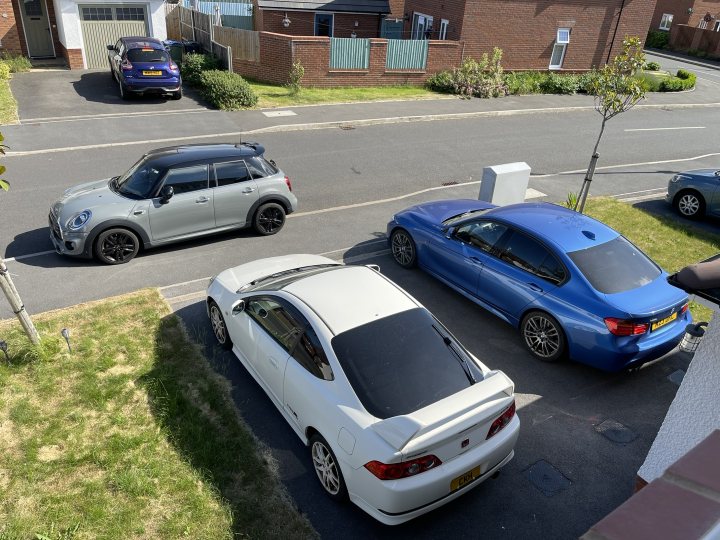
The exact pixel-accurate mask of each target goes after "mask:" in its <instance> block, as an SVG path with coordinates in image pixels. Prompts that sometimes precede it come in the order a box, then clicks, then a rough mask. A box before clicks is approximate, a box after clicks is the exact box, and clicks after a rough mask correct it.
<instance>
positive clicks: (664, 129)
mask: <svg viewBox="0 0 720 540" xmlns="http://www.w3.org/2000/svg"><path fill="white" fill-rule="evenodd" d="M676 129H705V126H686V127H660V128H635V129H626V130H625V131H672V130H676Z"/></svg>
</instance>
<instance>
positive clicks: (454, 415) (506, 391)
mask: <svg viewBox="0 0 720 540" xmlns="http://www.w3.org/2000/svg"><path fill="white" fill-rule="evenodd" d="M514 390H515V386H514V384H513V382H512V381H511V380H510V379H509V378H508V377H507V375H505V374H504V373H503V372H502V371H491V372H490V373H488V374H487V375H486V376H485V379H483V380H482V381H480V382H478V383H476V384H473V385H472V386H470V387H468V388H466V389H465V390H462V391H460V392H458V393H456V394H453V395H452V396H448V397H446V398H445V399H441V400H440V401H437V402H435V403H433V404H432V405H428V406H427V407H423V408H422V409H419V410H417V411H415V412H413V413H411V414H406V415H402V416H393V417H392V418H387V419H385V420H381V421H379V422H376V423H375V424H373V425H372V428H373V429H374V430H375V432H376V433H377V434H378V435H380V436H381V437H382V438H383V439H384V440H385V441H386V442H387V443H388V444H389V445H390V446H392V447H393V448H395V449H396V450H403V449H404V450H405V451H406V452H408V451H411V448H406V446H407V445H408V443H410V441H415V442H417V443H418V444H420V445H423V446H425V445H428V446H429V445H431V444H432V440H433V439H435V438H442V437H443V435H442V433H447V431H448V430H452V431H454V432H461V431H464V430H465V429H468V428H470V427H472V426H473V425H476V424H478V423H479V422H482V421H483V420H485V419H487V418H489V417H491V416H493V415H496V414H500V412H501V411H502V410H503V409H504V408H505V407H507V406H508V405H509V404H510V403H511V402H512V396H513V392H514ZM411 446H413V447H414V446H416V445H415V444H412V445H411Z"/></svg>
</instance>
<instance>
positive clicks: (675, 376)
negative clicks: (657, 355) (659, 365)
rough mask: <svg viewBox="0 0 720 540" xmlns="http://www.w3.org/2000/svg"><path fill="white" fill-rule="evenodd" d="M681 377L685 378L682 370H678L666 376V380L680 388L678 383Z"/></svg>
mask: <svg viewBox="0 0 720 540" xmlns="http://www.w3.org/2000/svg"><path fill="white" fill-rule="evenodd" d="M683 377H685V372H684V371H683V370H682V369H678V370H677V371H673V372H672V373H671V374H670V375H668V379H669V380H670V381H672V382H674V383H675V384H677V385H678V386H680V383H681V382H682V380H683Z"/></svg>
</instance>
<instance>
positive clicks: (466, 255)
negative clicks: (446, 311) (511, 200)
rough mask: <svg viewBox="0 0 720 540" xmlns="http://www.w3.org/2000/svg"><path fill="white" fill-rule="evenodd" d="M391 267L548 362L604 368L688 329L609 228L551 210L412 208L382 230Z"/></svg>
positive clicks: (461, 204)
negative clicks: (484, 312)
mask: <svg viewBox="0 0 720 540" xmlns="http://www.w3.org/2000/svg"><path fill="white" fill-rule="evenodd" d="M387 235H388V241H389V244H390V248H391V251H392V255H393V258H394V259H395V261H396V262H397V263H398V264H399V265H400V266H403V267H405V268H410V267H413V266H419V267H420V268H422V269H423V270H425V271H426V272H428V273H429V274H431V275H432V276H434V277H436V278H437V279H439V280H440V281H442V282H443V283H445V284H446V285H448V286H450V287H452V288H453V289H455V290H456V291H458V292H459V293H461V294H463V295H464V296H466V297H468V298H469V299H471V300H472V301H474V302H476V303H478V304H479V305H481V306H482V307H484V308H486V309H488V310H489V311H491V312H492V313H494V314H495V315H497V316H498V317H500V318H502V319H503V320H505V321H507V322H509V323H510V324H512V325H514V326H516V327H518V328H519V329H520V333H521V335H522V340H523V342H524V344H525V346H526V347H527V349H528V350H529V351H530V352H531V353H532V354H533V355H534V356H535V357H537V358H539V359H540V360H543V361H546V362H553V361H557V360H560V359H561V358H563V357H566V356H568V357H570V358H572V359H574V360H576V361H578V362H582V363H585V364H589V365H591V366H594V367H596V368H599V369H602V370H606V371H619V370H622V369H625V368H633V367H638V366H640V365H642V364H643V363H646V362H649V361H651V360H654V359H657V358H659V357H660V356H662V355H664V354H665V353H667V352H669V351H670V350H672V349H673V348H674V347H675V346H676V345H677V343H678V342H679V341H680V339H681V338H682V336H683V334H684V331H685V326H686V325H687V324H689V323H690V322H691V316H690V312H689V311H688V297H687V294H686V293H685V292H683V291H681V290H680V289H677V288H675V287H673V286H672V285H670V284H668V282H667V274H666V272H665V271H663V270H662V269H661V268H660V267H659V266H658V265H657V264H655V263H654V262H653V261H652V260H651V259H650V258H649V257H648V256H647V255H645V254H644V253H643V252H642V251H640V250H639V249H638V248H637V247H635V246H634V245H633V244H632V243H630V242H629V241H628V240H626V239H625V238H624V237H623V236H622V235H620V233H618V232H617V231H615V230H613V229H612V228H610V227H608V226H607V225H605V224H603V223H601V222H599V221H597V220H595V219H592V218H590V217H588V216H586V215H583V214H579V213H577V212H574V211H572V210H569V209H567V208H564V207H561V206H557V205H554V204H549V203H521V204H515V205H510V206H503V207H498V206H495V205H492V204H490V203H487V202H483V201H476V200H470V199H467V200H464V199H463V200H445V201H436V202H430V203H425V204H420V205H417V206H413V207H411V208H408V209H406V210H403V211H402V212H400V213H398V214H396V215H395V216H393V219H392V220H391V221H390V223H388V227H387Z"/></svg>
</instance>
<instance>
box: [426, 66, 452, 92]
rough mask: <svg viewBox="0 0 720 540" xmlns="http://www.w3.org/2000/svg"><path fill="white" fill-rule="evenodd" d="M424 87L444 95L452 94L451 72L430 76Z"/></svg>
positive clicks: (441, 72)
mask: <svg viewBox="0 0 720 540" xmlns="http://www.w3.org/2000/svg"><path fill="white" fill-rule="evenodd" d="M425 87H426V88H427V89H428V90H432V91H433V92H443V93H445V94H452V93H453V91H454V90H453V72H452V71H440V72H438V73H435V74H434V75H431V76H430V77H429V78H428V79H427V80H426V81H425Z"/></svg>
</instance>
